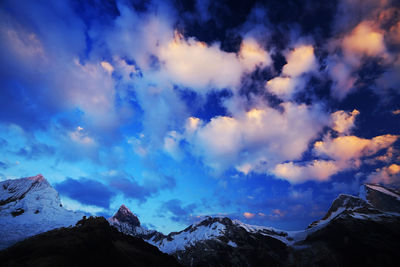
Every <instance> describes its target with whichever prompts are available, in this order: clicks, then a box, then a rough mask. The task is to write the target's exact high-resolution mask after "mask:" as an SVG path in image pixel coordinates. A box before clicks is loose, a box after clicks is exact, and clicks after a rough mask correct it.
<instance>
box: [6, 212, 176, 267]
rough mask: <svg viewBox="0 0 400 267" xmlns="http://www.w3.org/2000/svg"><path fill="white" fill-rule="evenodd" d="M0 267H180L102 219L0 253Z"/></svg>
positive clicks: (173, 260) (30, 239)
mask: <svg viewBox="0 0 400 267" xmlns="http://www.w3.org/2000/svg"><path fill="white" fill-rule="evenodd" d="M0 265H1V266H18V267H20V266H60V267H62V266H138V267H140V266H180V265H179V264H178V262H177V261H176V260H175V259H174V258H173V257H172V256H169V255H167V254H164V253H162V252H160V251H159V250H158V249H157V248H156V247H154V246H152V245H150V244H148V243H146V242H144V241H143V240H142V239H140V238H136V237H132V236H130V235H125V234H123V233H121V232H119V231H117V230H116V229H115V228H113V227H111V226H110V225H109V224H108V222H107V221H106V220H105V219H104V218H102V217H97V218H93V217H91V218H89V219H83V220H81V221H79V222H78V224H77V225H76V226H75V227H70V228H59V229H56V230H52V231H48V232H46V233H42V234H39V235H36V236H34V237H31V238H28V239H26V240H24V241H21V242H19V243H17V244H15V245H14V246H12V247H10V248H8V249H6V250H3V251H0Z"/></svg>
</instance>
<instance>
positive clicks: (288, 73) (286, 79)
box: [265, 45, 318, 100]
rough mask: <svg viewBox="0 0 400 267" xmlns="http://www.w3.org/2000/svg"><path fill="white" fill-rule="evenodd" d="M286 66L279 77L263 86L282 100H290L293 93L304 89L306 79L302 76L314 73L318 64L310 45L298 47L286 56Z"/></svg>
mask: <svg viewBox="0 0 400 267" xmlns="http://www.w3.org/2000/svg"><path fill="white" fill-rule="evenodd" d="M286 61H287V64H286V65H284V66H283V69H282V74H281V76H278V77H275V78H273V79H271V80H269V81H267V83H266V84H265V88H266V89H267V90H268V91H269V92H271V93H273V94H275V95H276V96H278V97H279V98H281V99H283V100H290V99H291V98H292V96H293V94H294V93H295V92H298V91H301V90H303V89H304V86H305V84H306V82H307V79H306V78H305V77H302V76H304V74H306V73H309V72H313V71H316V70H317V68H318V62H317V60H316V57H315V55H314V48H313V46H312V45H299V46H297V47H295V49H294V50H292V51H290V52H288V54H287V55H286Z"/></svg>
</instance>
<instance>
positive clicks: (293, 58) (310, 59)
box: [282, 45, 318, 77]
mask: <svg viewBox="0 0 400 267" xmlns="http://www.w3.org/2000/svg"><path fill="white" fill-rule="evenodd" d="M286 61H287V64H286V65H285V66H283V69H282V74H283V75H288V76H291V77H297V76H300V75H302V74H303V73H306V72H309V71H315V70H316V69H317V67H318V64H317V61H316V58H315V55H314V48H313V47H312V46H311V45H300V46H297V47H296V48H295V49H294V50H293V51H290V52H289V53H288V55H287V56H286Z"/></svg>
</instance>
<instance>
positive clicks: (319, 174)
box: [272, 160, 341, 184]
mask: <svg viewBox="0 0 400 267" xmlns="http://www.w3.org/2000/svg"><path fill="white" fill-rule="evenodd" d="M340 170H341V169H340V167H339V166H337V165H336V162H335V161H332V160H330V161H326V160H314V161H312V162H309V163H306V164H305V165H296V164H294V163H293V162H288V163H282V164H278V165H276V166H275V168H274V169H273V171H272V173H273V174H275V175H276V176H278V177H281V178H283V179H285V180H287V181H289V182H290V183H292V184H298V183H303V182H306V181H319V182H324V181H328V180H329V178H330V177H331V176H332V175H334V174H336V173H338V172H339V171H340Z"/></svg>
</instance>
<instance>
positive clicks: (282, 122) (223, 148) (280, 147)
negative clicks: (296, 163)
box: [189, 102, 329, 174]
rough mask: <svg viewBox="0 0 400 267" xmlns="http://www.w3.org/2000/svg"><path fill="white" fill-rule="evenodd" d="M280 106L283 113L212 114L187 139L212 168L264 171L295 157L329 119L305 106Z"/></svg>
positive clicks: (262, 109)
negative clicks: (233, 167) (231, 115)
mask: <svg viewBox="0 0 400 267" xmlns="http://www.w3.org/2000/svg"><path fill="white" fill-rule="evenodd" d="M281 108H282V109H283V112H280V111H279V110H276V109H273V108H271V107H268V106H263V107H260V108H254V109H252V110H250V111H248V112H245V113H239V114H237V115H236V116H234V117H228V116H219V117H215V118H213V119H211V121H210V122H209V123H207V124H202V126H200V127H199V128H197V130H196V132H195V133H194V134H193V136H192V137H191V138H190V139H189V142H190V143H191V144H192V145H193V146H194V148H195V150H194V151H195V152H196V154H197V155H198V156H200V157H201V158H203V160H204V162H205V163H206V164H207V165H208V166H210V167H212V168H213V169H215V170H216V171H223V170H225V169H226V168H228V167H230V166H235V167H236V169H238V170H239V171H242V172H243V173H245V174H247V173H249V172H250V171H257V172H265V171H266V170H267V167H273V166H274V165H275V164H278V163H280V162H282V161H286V160H294V159H296V158H299V157H300V156H301V155H302V153H303V152H304V151H305V150H306V149H307V148H308V144H309V142H310V140H311V139H313V138H314V137H315V136H316V135H317V134H318V132H319V131H320V130H322V128H323V127H324V125H325V124H326V123H328V121H329V120H327V119H326V117H324V115H323V114H321V113H320V112H319V111H318V109H313V108H312V107H309V106H306V105H297V104H294V103H291V102H287V103H282V104H281Z"/></svg>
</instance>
